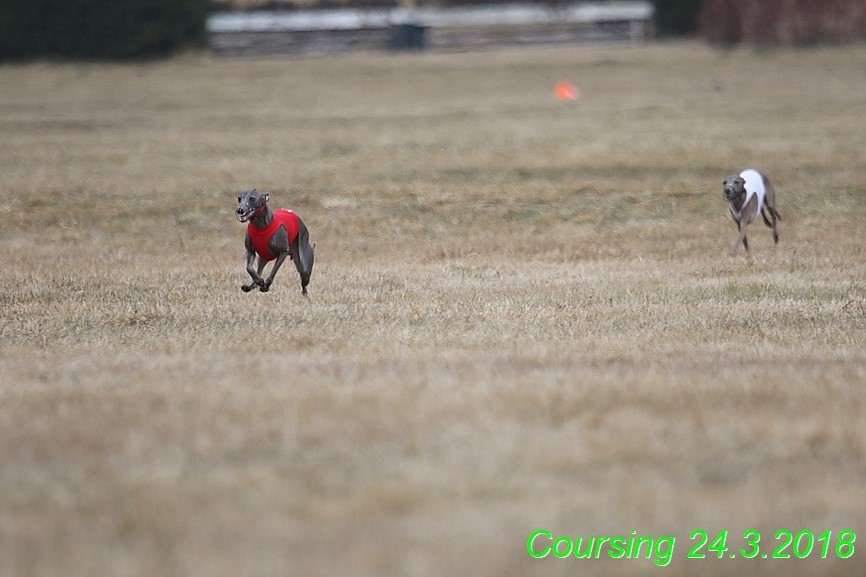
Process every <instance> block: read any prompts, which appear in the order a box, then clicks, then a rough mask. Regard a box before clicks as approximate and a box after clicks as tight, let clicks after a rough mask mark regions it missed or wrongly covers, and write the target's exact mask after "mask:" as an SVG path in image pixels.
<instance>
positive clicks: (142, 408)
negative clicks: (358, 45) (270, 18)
mask: <svg viewBox="0 0 866 577" xmlns="http://www.w3.org/2000/svg"><path fill="white" fill-rule="evenodd" d="M864 69H866V46H854V47H841V48H833V49H822V50H816V51H769V52H762V53H754V52H750V51H733V52H718V51H714V50H712V49H710V48H707V47H705V46H704V45H702V44H692V43H674V44H657V45H650V46H647V47H608V48H580V49H553V50H526V51H496V52H485V53H477V54H476V53H473V54H413V55H393V54H362V55H347V56H337V57H317V58H308V59H297V60H293V59H277V60H215V59H212V58H209V57H207V56H203V55H189V56H184V57H180V58H177V59H174V60H172V61H169V62H163V63H152V64H141V65H76V64H63V65H60V64H36V65H26V66H4V67H0V86H2V90H0V170H2V179H0V217H2V227H0V259H2V268H0V289H2V290H0V299H2V300H0V575H2V576H3V577H6V576H10V577H12V576H16V577H18V576H20V577H28V576H55V575H56V576H61V575H62V576H64V577H78V576H82V577H84V576H87V577H90V576H96V575H111V576H129V577H138V576H155V575H160V576H164V577H171V576H187V575H201V576H218V577H221V576H226V577H243V576H250V577H253V576H256V577H257V576H286V575H289V576H304V577H325V576H327V577H333V576H352V577H368V576H369V577H385V576H395V577H397V576H407V577H413V576H446V575H467V576H469V575H471V576H476V577H494V576H495V577H502V576H528V577H533V576H538V577H542V576H543V577H548V576H549V577H557V576H566V575H594V576H613V575H616V576H631V575H646V574H653V575H665V576H687V575H704V576H717V575H761V576H770V575H780V576H781V575H793V574H796V575H821V576H851V575H858V574H861V575H862V574H863V566H864V564H863V563H864V558H866V550H864V549H866V286H864V279H866V242H864V241H866V235H864V222H866V75H864V74H863V70H864ZM561 79H569V80H571V81H573V82H575V83H576V84H577V85H578V86H579V87H580V89H581V93H582V98H581V99H580V100H578V101H576V102H558V101H556V100H555V99H554V98H553V86H554V84H555V83H556V82H557V81H558V80H561ZM750 165H754V166H756V167H759V168H761V169H763V170H765V171H766V172H767V173H768V174H769V175H770V176H771V178H773V180H774V182H775V184H776V188H777V191H778V194H779V209H780V212H781V214H782V217H783V220H782V222H781V224H780V234H781V240H780V243H779V245H778V246H773V242H772V239H771V237H770V232H769V230H768V229H767V228H766V227H764V226H763V225H762V224H755V225H753V227H752V229H751V230H752V233H751V235H750V238H751V241H752V257H751V258H746V257H745V256H744V255H743V254H742V253H741V254H740V256H737V257H732V256H730V250H731V247H732V245H733V242H734V239H735V238H736V231H735V227H734V224H733V223H732V222H731V220H730V217H729V215H728V214H727V209H726V207H725V204H724V202H723V200H722V195H721V186H720V185H721V180H722V178H723V176H724V175H725V174H728V173H730V172H733V171H735V170H738V169H740V168H744V167H746V166H750ZM248 186H255V187H257V188H260V189H265V190H268V191H270V192H271V198H272V203H273V205H275V206H286V207H290V208H293V209H295V210H296V211H297V212H299V213H300V215H301V216H302V218H303V219H304V220H305V221H306V223H307V224H308V226H309V227H310V230H311V236H312V240H313V241H314V242H316V243H317V263H316V268H315V270H314V273H313V281H312V284H311V286H310V289H311V290H310V293H311V294H310V297H309V298H307V299H304V298H303V297H302V296H301V295H300V291H299V283H298V278H297V274H296V273H295V271H294V267H293V266H292V265H291V264H287V265H286V266H285V267H284V268H283V270H282V271H281V272H280V274H279V275H278V276H277V279H276V281H275V283H274V286H273V288H272V290H271V292H269V293H259V292H256V293H250V294H244V293H242V292H241V291H240V288H239V287H240V284H241V283H242V282H246V281H247V276H246V274H245V272H244V270H243V248H242V237H243V225H241V224H239V223H237V222H236V221H235V219H234V216H233V209H234V198H235V196H236V195H237V193H238V192H239V191H240V190H241V189H243V188H244V187H248ZM538 528H546V529H549V530H550V531H551V532H552V533H553V535H554V536H556V535H562V534H565V535H570V536H578V535H586V536H590V535H594V536H613V535H625V536H628V535H629V534H630V532H631V531H632V530H635V531H637V533H638V534H641V535H648V536H656V537H660V536H662V535H671V536H675V537H676V545H675V550H674V552H673V555H672V558H671V561H670V563H669V564H668V565H667V566H665V567H656V566H655V564H654V563H653V561H652V560H651V559H646V558H643V557H642V558H639V559H614V558H610V557H609V556H607V555H602V556H601V558H599V559H576V558H570V559H556V558H554V557H553V556H552V555H549V556H548V557H546V558H544V559H532V558H530V556H529V555H528V554H527V550H526V540H527V537H528V536H529V534H530V532H532V531H534V530H535V529H538ZM846 528H847V529H852V530H854V531H855V532H857V534H858V536H859V538H860V540H859V541H857V542H856V543H855V552H854V555H853V556H852V557H851V558H849V559H847V560H841V559H839V558H838V557H837V555H836V548H835V545H836V541H835V539H836V535H837V533H838V532H839V531H841V530H843V529H846ZM695 529H704V530H706V531H707V532H708V533H709V534H710V535H711V536H714V535H715V534H717V533H718V532H719V531H721V530H728V531H729V533H730V536H729V539H728V546H729V547H730V551H729V552H728V553H726V554H725V558H723V559H718V558H716V557H715V554H714V553H711V552H708V551H706V550H704V551H703V552H704V553H705V554H707V558H705V559H702V560H699V559H687V553H688V550H689V548H691V547H692V546H694V545H695V544H696V541H692V540H690V539H689V536H690V533H691V531H693V530H695ZM747 529H757V530H759V531H761V532H762V535H763V538H762V541H761V545H762V549H761V551H762V552H766V553H769V554H772V551H773V549H774V548H775V547H777V546H779V545H781V542H780V541H777V540H775V539H774V538H773V534H774V533H775V532H776V531H777V530H779V529H790V530H791V531H792V532H794V533H796V532H797V531H799V530H801V529H807V530H810V531H812V532H813V534H814V535H815V536H816V538H817V536H818V535H819V534H820V533H822V532H824V531H825V530H832V531H833V543H832V544H831V546H830V547H829V553H828V555H827V558H826V559H822V558H821V557H820V555H819V548H820V547H819V545H818V544H816V546H815V550H814V551H813V552H812V553H811V554H810V555H808V556H807V557H806V558H804V559H797V558H794V555H793V546H792V547H791V548H789V549H788V550H787V552H788V553H789V554H790V555H791V557H792V558H791V559H787V560H782V559H772V558H769V559H761V558H760V556H759V557H758V558H756V559H749V560H746V559H741V558H738V559H731V558H730V555H729V553H730V552H735V553H736V552H737V551H738V549H739V548H741V547H745V541H744V539H743V536H742V533H743V531H745V530H747ZM803 547H805V545H803ZM802 551H803V549H801V552H802ZM843 551H844V550H843Z"/></svg>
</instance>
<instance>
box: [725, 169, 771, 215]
mask: <svg viewBox="0 0 866 577" xmlns="http://www.w3.org/2000/svg"><path fill="white" fill-rule="evenodd" d="M740 178H742V179H743V180H745V181H746V184H745V185H744V188H745V189H746V200H744V201H743V206H742V208H741V209H740V210H741V211H742V210H745V208H746V207H747V206H748V205H749V201H750V200H751V199H752V197H753V196H755V195H757V196H758V202H757V203H756V204H755V213H754V214H751V215H745V214H743V213H742V212H739V213H738V212H736V211H734V207H733V206H732V207H731V213H732V214H733V215H734V218H736V219H737V220H740V219H741V218H743V217H748V218H747V219H746V220H747V221H751V220H753V219H755V218H757V216H758V213H759V212H760V211H761V207H762V206H764V195H765V194H766V193H767V191H766V189H765V188H764V177H763V176H762V175H761V173H760V172H758V171H757V170H755V169H754V168H747V169H746V170H744V171H743V172H741V173H740Z"/></svg>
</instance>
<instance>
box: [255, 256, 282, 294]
mask: <svg viewBox="0 0 866 577" xmlns="http://www.w3.org/2000/svg"><path fill="white" fill-rule="evenodd" d="M287 256H289V252H288V251H285V252H281V253H280V255H279V256H278V257H277V260H276V261H275V262H274V266H272V267H271V274H269V275H268V278H267V279H266V280H265V281H264V282H263V283H262V284H261V285H259V290H260V291H262V292H263V293H266V292H268V291H269V290H270V289H271V283H272V282H274V277H275V276H277V271H278V270H280V267H281V266H283V261H285V260H286V257H287Z"/></svg>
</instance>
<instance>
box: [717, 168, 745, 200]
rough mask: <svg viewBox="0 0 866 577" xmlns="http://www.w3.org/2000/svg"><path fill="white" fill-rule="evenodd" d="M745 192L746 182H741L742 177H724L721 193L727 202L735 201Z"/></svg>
mask: <svg viewBox="0 0 866 577" xmlns="http://www.w3.org/2000/svg"><path fill="white" fill-rule="evenodd" d="M745 190H746V181H745V180H743V177H742V176H738V175H736V174H734V175H731V176H726V177H725V180H723V181H722V191H723V192H724V194H725V198H727V199H728V200H729V201H732V200H734V199H736V198H737V197H738V196H740V195H741V194H743V192H744V191H745Z"/></svg>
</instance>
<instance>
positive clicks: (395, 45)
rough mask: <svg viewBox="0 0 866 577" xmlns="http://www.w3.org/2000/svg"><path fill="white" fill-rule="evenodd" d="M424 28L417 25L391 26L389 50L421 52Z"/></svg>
mask: <svg viewBox="0 0 866 577" xmlns="http://www.w3.org/2000/svg"><path fill="white" fill-rule="evenodd" d="M425 33H426V28H424V26H421V25H419V24H413V23H408V22H407V23H404V24H392V25H391V50H423V48H424V36H425Z"/></svg>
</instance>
